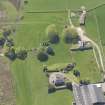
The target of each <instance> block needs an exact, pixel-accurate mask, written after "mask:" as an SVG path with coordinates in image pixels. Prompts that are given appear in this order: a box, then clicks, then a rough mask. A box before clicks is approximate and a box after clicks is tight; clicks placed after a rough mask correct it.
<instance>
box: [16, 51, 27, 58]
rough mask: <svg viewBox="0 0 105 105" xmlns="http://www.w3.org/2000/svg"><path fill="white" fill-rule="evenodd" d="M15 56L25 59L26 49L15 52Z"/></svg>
mask: <svg viewBox="0 0 105 105" xmlns="http://www.w3.org/2000/svg"><path fill="white" fill-rule="evenodd" d="M17 58H19V59H21V60H25V59H26V58H27V51H26V50H21V51H19V52H17Z"/></svg>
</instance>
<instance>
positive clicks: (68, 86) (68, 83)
mask: <svg viewBox="0 0 105 105" xmlns="http://www.w3.org/2000/svg"><path fill="white" fill-rule="evenodd" d="M66 87H67V88H68V89H70V90H73V87H72V83H71V82H67V83H66Z"/></svg>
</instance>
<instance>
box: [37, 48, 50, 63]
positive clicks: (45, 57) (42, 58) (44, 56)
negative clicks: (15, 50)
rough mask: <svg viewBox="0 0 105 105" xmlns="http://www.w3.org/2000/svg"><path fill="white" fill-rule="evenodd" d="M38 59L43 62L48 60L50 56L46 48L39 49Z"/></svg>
mask: <svg viewBox="0 0 105 105" xmlns="http://www.w3.org/2000/svg"><path fill="white" fill-rule="evenodd" d="M37 59H38V60H39V61H42V62H43V61H47V60H48V54H47V53H46V52H45V48H43V47H41V48H39V49H38V51H37Z"/></svg>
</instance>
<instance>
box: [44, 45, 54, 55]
mask: <svg viewBox="0 0 105 105" xmlns="http://www.w3.org/2000/svg"><path fill="white" fill-rule="evenodd" d="M46 52H47V53H48V54H49V55H52V56H53V55H54V54H55V53H54V51H53V48H52V47H50V46H49V47H47V49H46Z"/></svg>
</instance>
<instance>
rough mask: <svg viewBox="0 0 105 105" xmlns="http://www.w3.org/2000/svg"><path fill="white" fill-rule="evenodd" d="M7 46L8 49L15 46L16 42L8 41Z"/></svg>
mask: <svg viewBox="0 0 105 105" xmlns="http://www.w3.org/2000/svg"><path fill="white" fill-rule="evenodd" d="M6 45H7V46H8V47H12V46H14V41H13V39H7V42H6Z"/></svg>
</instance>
